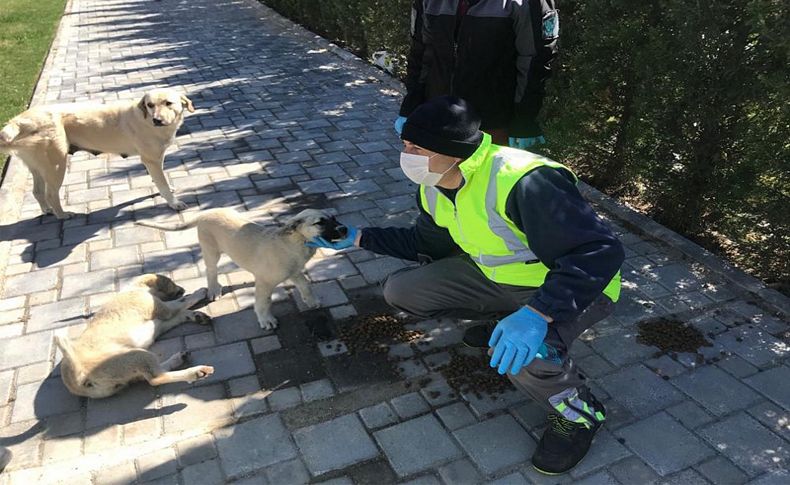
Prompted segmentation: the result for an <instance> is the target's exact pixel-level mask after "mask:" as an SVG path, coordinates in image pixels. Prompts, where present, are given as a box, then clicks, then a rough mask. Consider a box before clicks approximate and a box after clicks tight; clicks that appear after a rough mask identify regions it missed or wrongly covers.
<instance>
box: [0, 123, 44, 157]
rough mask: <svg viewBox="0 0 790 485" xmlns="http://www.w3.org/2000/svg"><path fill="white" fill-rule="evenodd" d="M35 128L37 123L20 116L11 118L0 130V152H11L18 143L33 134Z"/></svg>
mask: <svg viewBox="0 0 790 485" xmlns="http://www.w3.org/2000/svg"><path fill="white" fill-rule="evenodd" d="M37 126H38V123H36V122H35V121H33V120H29V119H26V118H24V117H22V116H17V117H16V118H13V119H12V120H11V121H9V122H8V123H6V125H5V126H4V127H3V129H2V130H0V150H3V149H5V150H13V149H14V148H15V147H14V145H15V144H16V143H17V142H18V141H20V140H22V139H23V138H25V137H27V136H29V135H33V134H35V133H36V127H37Z"/></svg>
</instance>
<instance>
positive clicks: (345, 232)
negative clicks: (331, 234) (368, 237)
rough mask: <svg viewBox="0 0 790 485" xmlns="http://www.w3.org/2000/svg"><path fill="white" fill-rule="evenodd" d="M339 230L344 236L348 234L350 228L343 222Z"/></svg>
mask: <svg viewBox="0 0 790 485" xmlns="http://www.w3.org/2000/svg"><path fill="white" fill-rule="evenodd" d="M337 232H338V233H339V234H340V237H342V238H345V237H346V236H348V228H347V227H346V226H344V225H342V224H341V225H339V226H337Z"/></svg>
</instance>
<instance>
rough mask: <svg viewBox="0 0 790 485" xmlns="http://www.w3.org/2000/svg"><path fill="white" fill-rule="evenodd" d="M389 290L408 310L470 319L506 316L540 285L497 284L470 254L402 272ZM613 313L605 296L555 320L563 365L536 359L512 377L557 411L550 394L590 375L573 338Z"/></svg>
mask: <svg viewBox="0 0 790 485" xmlns="http://www.w3.org/2000/svg"><path fill="white" fill-rule="evenodd" d="M383 289H384V298H385V300H386V301H387V303H389V304H390V305H391V306H393V307H394V308H397V309H398V310H401V311H403V312H406V313H408V314H411V315H414V316H417V317H421V318H438V317H450V318H463V319H469V320H484V319H493V318H502V317H504V316H505V315H508V314H510V313H513V312H514V311H516V310H518V309H519V308H521V307H522V306H523V305H524V304H525V303H526V302H527V301H528V300H529V298H530V297H531V296H532V295H533V293H534V292H535V288H527V287H521V286H510V285H501V284H498V283H494V282H493V281H491V280H489V279H488V278H486V276H485V275H484V274H483V273H482V271H480V269H479V268H478V267H477V265H475V263H474V262H473V261H472V260H471V259H470V258H469V257H468V256H466V255H461V256H453V257H449V258H444V259H440V260H438V261H434V262H431V263H429V264H426V265H423V266H418V267H416V268H404V269H402V270H399V271H396V272H394V273H392V274H391V275H390V276H389V278H387V280H386V281H385V282H384V287H383ZM613 311H614V303H613V302H612V301H611V300H610V299H609V298H607V297H606V296H604V295H603V294H602V295H601V296H600V297H598V299H596V300H595V301H594V302H593V303H592V304H591V305H590V306H589V307H588V308H587V309H586V310H585V311H584V312H583V313H582V314H581V315H580V316H579V317H578V318H577V319H576V320H573V321H570V322H552V323H550V324H549V329H548V333H547V334H546V340H545V342H546V343H547V344H548V345H551V346H553V347H554V348H556V349H557V350H558V351H559V352H560V355H561V356H562V361H563V362H562V365H558V364H555V363H552V362H547V361H544V360H542V359H535V360H533V361H532V362H531V363H530V364H529V365H528V366H527V367H526V368H524V369H522V370H521V372H519V373H518V374H517V375H515V376H514V375H511V374H509V373H508V374H507V376H508V378H509V379H510V380H511V381H512V382H513V385H515V386H516V388H517V389H519V390H521V391H522V392H525V393H526V394H527V395H529V396H530V397H531V398H532V399H533V400H534V401H535V402H537V403H539V404H540V405H542V406H543V407H545V408H546V409H548V410H554V407H553V406H552V404H551V402H550V401H549V398H551V397H553V396H560V395H567V394H569V393H572V392H573V390H577V391H578V390H580V389H581V388H582V387H583V386H584V385H585V381H586V379H585V377H584V376H583V375H582V374H581V373H579V371H578V369H577V367H576V365H575V363H574V362H573V359H571V358H570V356H569V355H568V351H569V350H570V348H571V345H572V344H573V341H574V340H576V338H577V337H578V336H579V335H581V334H582V332H584V331H585V330H586V329H587V328H589V327H591V326H592V325H593V324H594V323H596V322H598V321H600V320H602V319H604V318H606V317H607V316H609V315H610V314H611V313H612V312H613Z"/></svg>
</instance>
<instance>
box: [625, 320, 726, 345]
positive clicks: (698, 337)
mask: <svg viewBox="0 0 790 485" xmlns="http://www.w3.org/2000/svg"><path fill="white" fill-rule="evenodd" d="M638 327H639V335H637V337H636V341H637V342H639V343H640V344H642V345H652V346H655V347H658V348H659V349H661V350H662V351H664V352H690V353H696V352H697V351H698V350H699V349H700V347H711V346H712V344H711V343H710V342H708V341H707V340H706V339H705V336H704V335H702V332H700V331H699V330H697V329H696V328H694V327H693V326H692V325H689V324H687V323H683V322H680V321H677V320H668V319H664V318H662V319H660V320H656V321H652V322H642V323H640V324H638Z"/></svg>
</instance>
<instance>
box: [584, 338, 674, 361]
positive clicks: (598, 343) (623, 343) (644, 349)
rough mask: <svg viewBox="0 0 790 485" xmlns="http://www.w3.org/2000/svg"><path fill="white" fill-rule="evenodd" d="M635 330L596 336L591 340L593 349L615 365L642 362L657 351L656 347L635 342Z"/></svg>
mask: <svg viewBox="0 0 790 485" xmlns="http://www.w3.org/2000/svg"><path fill="white" fill-rule="evenodd" d="M636 335H637V332H636V331H635V329H634V330H633V331H626V332H623V333H616V334H613V335H607V336H605V337H599V338H596V339H595V340H593V341H592V342H591V344H590V345H591V346H592V348H593V350H595V351H596V352H597V353H598V354H600V355H601V356H603V357H604V358H605V359H606V360H608V361H609V362H611V363H612V364H614V365H615V366H617V367H621V366H623V365H626V364H632V363H634V362H642V361H644V360H646V359H647V358H648V357H650V356H652V355H653V354H655V353H656V351H658V349H657V348H656V347H653V346H648V345H642V344H639V343H637V342H636Z"/></svg>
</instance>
